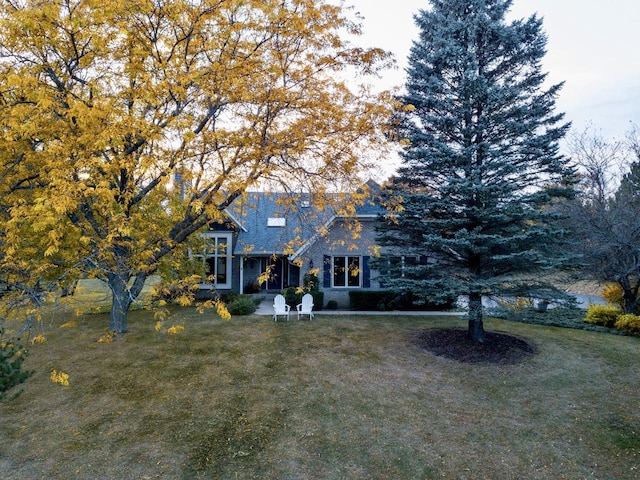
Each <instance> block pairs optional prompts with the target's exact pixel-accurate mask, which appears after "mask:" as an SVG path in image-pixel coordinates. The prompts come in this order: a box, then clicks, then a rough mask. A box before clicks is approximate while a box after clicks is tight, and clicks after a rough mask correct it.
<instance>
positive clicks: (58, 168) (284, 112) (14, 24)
mask: <svg viewBox="0 0 640 480" xmlns="http://www.w3.org/2000/svg"><path fill="white" fill-rule="evenodd" d="M0 27H1V28H0V57H1V58H2V61H1V64H0V86H1V91H0V132H1V133H2V135H3V138H2V140H3V141H2V142H0V143H1V144H2V145H0V161H1V167H0V168H2V169H3V173H2V175H0V193H2V194H5V196H4V197H3V198H2V199H1V200H2V202H1V203H2V206H3V211H2V213H3V215H5V219H6V222H5V223H4V224H3V226H2V228H3V229H4V231H3V233H4V235H3V238H2V240H1V241H2V254H1V255H0V263H1V265H0V268H2V273H1V274H0V277H2V278H4V279H7V281H8V282H9V283H10V284H11V285H22V286H27V285H30V286H34V285H36V284H37V282H38V281H42V282H48V281H50V282H54V281H56V280H59V279H61V278H63V279H69V280H72V279H74V278H78V277H80V276H82V275H91V276H94V277H98V278H101V279H103V280H105V281H106V282H107V283H108V285H109V287H110V289H111V291H112V294H113V295H112V297H113V307H112V310H111V319H110V323H109V330H111V331H113V332H125V331H126V329H127V324H126V320H127V313H128V311H129V308H130V306H131V304H132V303H133V302H135V301H136V299H137V298H138V296H139V294H140V292H141V290H142V287H143V284H144V283H145V280H146V279H147V278H149V276H150V275H153V274H156V273H158V272H167V273H170V272H175V270H176V269H177V268H178V266H179V264H180V262H181V258H183V257H184V254H185V249H186V244H187V242H189V240H190V239H192V238H194V237H196V236H197V234H198V232H201V231H202V229H203V228H206V227H207V226H208V225H210V224H211V223H213V222H222V221H225V219H226V217H225V214H224V212H225V210H226V209H227V207H229V206H230V205H231V204H232V203H234V202H236V203H237V202H240V201H241V200H242V198H243V194H244V192H245V191H246V190H247V189H249V188H251V187H256V186H259V185H260V184H261V183H262V182H266V181H279V182H281V183H282V184H283V185H292V184H295V185H299V186H300V188H301V189H305V190H308V191H312V192H314V193H316V194H317V197H318V198H323V197H322V193H323V192H325V191H327V190H328V189H329V188H331V186H334V185H336V184H338V183H340V186H341V187H342V188H349V187H350V186H353V189H354V190H355V188H356V187H357V186H359V185H360V183H361V182H362V180H361V177H359V174H360V173H361V172H362V171H363V170H366V168H367V167H368V165H367V164H366V163H364V161H363V157H362V156H361V152H362V151H363V150H366V149H367V148H371V147H372V146H375V145H377V146H378V147H379V146H380V145H382V144H383V142H384V134H383V130H384V128H385V126H386V125H388V112H389V108H388V105H390V103H391V102H390V101H389V99H388V96H387V95H386V94H380V95H374V94H372V93H370V91H369V90H368V89H367V88H366V86H362V89H361V90H359V87H349V86H348V85H347V84H346V82H343V81H341V80H340V79H339V78H338V75H336V72H340V71H342V70H345V69H348V68H349V69H353V71H354V73H355V74H362V75H368V74H375V73H376V72H377V71H378V69H379V68H382V67H384V66H386V65H387V64H388V54H386V53H385V52H383V51H381V50H379V49H364V48H355V47H352V46H350V45H349V44H348V43H347V42H346V41H345V40H343V39H342V38H341V36H340V35H341V34H343V33H345V32H349V33H355V34H358V33H360V28H359V25H357V24H354V23H353V22H352V21H350V20H349V19H348V18H346V17H345V16H344V15H343V11H342V10H341V7H339V6H334V5H331V4H329V3H326V2H324V1H309V0H277V1H276V0H265V1H261V2H241V1H236V0H196V1H193V0H158V1H153V2H150V1H144V0H132V1H111V2H104V1H98V0H83V1H79V0H54V1H48V2H31V1H22V0H17V1H15V2H2V3H1V4H0ZM360 78H363V77H360ZM4 173H8V175H5V174H4ZM176 178H179V180H177V181H176V180H175V179H176ZM192 278H194V279H196V278H197V277H192ZM197 279H198V280H200V278H197ZM20 288H22V287H20Z"/></svg>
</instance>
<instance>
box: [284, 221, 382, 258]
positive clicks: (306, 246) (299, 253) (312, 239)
mask: <svg viewBox="0 0 640 480" xmlns="http://www.w3.org/2000/svg"><path fill="white" fill-rule="evenodd" d="M345 218H346V219H354V218H355V219H356V220H360V219H362V220H371V219H376V218H378V215H376V214H368V215H355V216H354V215H333V216H332V217H331V218H330V219H329V220H327V221H326V222H325V223H323V224H322V227H323V228H322V229H321V230H324V231H327V230H329V227H330V226H331V224H332V223H333V222H335V221H336V220H339V219H345ZM322 235H323V234H320V233H316V234H314V235H312V236H311V237H310V238H309V240H307V241H306V242H304V244H303V245H302V246H301V247H300V248H299V249H298V250H296V251H295V252H294V253H293V254H292V255H289V260H295V259H296V258H298V257H300V256H302V255H303V254H304V253H305V252H306V251H307V250H309V248H311V245H313V244H314V243H316V241H317V240H318V238H320V237H321V236H322Z"/></svg>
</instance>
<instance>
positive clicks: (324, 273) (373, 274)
mask: <svg viewBox="0 0 640 480" xmlns="http://www.w3.org/2000/svg"><path fill="white" fill-rule="evenodd" d="M354 222H358V223H359V228H355V229H354ZM375 223H376V219H375V218H368V217H367V218H360V219H358V220H346V219H336V220H335V221H334V222H333V224H332V225H331V227H330V229H329V232H328V234H327V235H326V236H324V237H322V238H321V239H318V240H317V241H316V242H315V243H314V244H313V245H311V246H310V247H309V249H308V250H307V251H306V252H305V255H304V259H303V267H302V272H303V273H307V272H308V271H309V265H310V262H312V264H313V266H314V268H315V269H317V270H318V277H319V280H320V285H321V290H322V291H323V292H324V302H325V306H326V303H327V302H329V301H331V300H334V301H335V302H336V303H337V304H338V308H348V307H349V303H350V300H349V292H350V291H352V290H363V289H379V288H380V285H379V283H378V281H377V277H378V275H377V271H375V270H371V269H370V268H369V264H368V261H369V259H370V258H371V256H372V255H373V252H374V247H375V244H376V243H375V238H376V231H375ZM354 232H357V235H354ZM336 256H357V257H360V258H361V264H360V275H361V283H360V286H359V287H334V286H333V285H332V283H333V282H332V278H331V277H332V265H331V262H332V259H333V258H334V257H336Z"/></svg>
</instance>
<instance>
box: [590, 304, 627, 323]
mask: <svg viewBox="0 0 640 480" xmlns="http://www.w3.org/2000/svg"><path fill="white" fill-rule="evenodd" d="M620 315H622V310H621V309H620V307H617V306H615V305H589V308H588V309H587V316H586V318H585V319H584V321H585V322H587V323H593V324H595V325H602V326H603V327H614V326H615V324H616V321H617V320H618V317H619V316H620Z"/></svg>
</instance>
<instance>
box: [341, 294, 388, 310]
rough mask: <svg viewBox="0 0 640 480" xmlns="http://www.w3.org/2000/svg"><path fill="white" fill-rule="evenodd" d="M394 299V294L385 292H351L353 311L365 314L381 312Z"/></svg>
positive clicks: (350, 301) (350, 302) (350, 298)
mask: <svg viewBox="0 0 640 480" xmlns="http://www.w3.org/2000/svg"><path fill="white" fill-rule="evenodd" d="M392 298H393V294H392V293H391V292H388V291H383V290H353V291H351V292H349V304H350V307H351V308H352V309H353V310H360V311H363V312H366V311H372V310H380V309H381V306H383V305H386V304H387V303H388V302H389V301H391V300H392Z"/></svg>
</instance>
